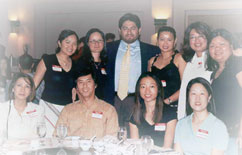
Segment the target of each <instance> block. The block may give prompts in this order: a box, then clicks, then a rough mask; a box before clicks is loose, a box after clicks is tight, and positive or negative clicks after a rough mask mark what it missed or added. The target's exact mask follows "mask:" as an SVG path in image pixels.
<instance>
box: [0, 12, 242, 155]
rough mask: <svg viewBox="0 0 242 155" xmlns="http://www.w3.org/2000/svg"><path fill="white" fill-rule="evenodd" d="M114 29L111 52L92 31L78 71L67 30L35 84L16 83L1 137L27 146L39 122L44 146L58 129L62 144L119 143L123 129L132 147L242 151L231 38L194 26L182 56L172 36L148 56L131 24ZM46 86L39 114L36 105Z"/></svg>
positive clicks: (241, 82) (239, 83) (241, 104)
mask: <svg viewBox="0 0 242 155" xmlns="http://www.w3.org/2000/svg"><path fill="white" fill-rule="evenodd" d="M118 25H119V34H120V40H117V41H114V42H110V43H106V40H105V35H104V33H103V32H102V31H101V30H100V29H97V28H92V29H90V30H89V31H88V32H87V34H86V36H85V41H84V47H83V49H82V52H81V56H80V58H79V59H78V60H77V61H74V60H73V59H72V58H71V57H72V55H73V54H74V53H75V51H76V50H77V48H78V36H77V34H76V33H75V32H74V31H72V30H63V31H62V32H61V33H60V35H59V38H58V40H57V44H58V48H57V49H56V53H55V54H51V55H44V56H43V57H42V59H41V60H40V62H39V64H38V66H37V69H36V72H35V74H34V77H33V79H32V78H31V77H30V76H29V75H27V74H25V73H19V74H17V75H16V76H15V77H14V78H13V79H12V82H11V85H10V87H9V100H8V101H6V102H5V103H3V104H1V105H0V106H1V108H0V110H1V111H2V114H4V116H3V117H2V118H1V119H0V122H1V123H2V124H3V125H1V127H0V133H1V134H3V133H4V134H5V135H6V133H7V137H15V138H23V137H29V136H32V135H31V134H32V133H33V131H30V130H31V129H32V128H31V126H33V125H34V124H35V123H36V122H37V121H40V120H44V121H45V122H46V125H47V129H48V130H47V136H56V131H55V127H56V126H58V125H59V124H65V126H67V128H68V136H82V137H85V138H91V137H92V136H97V137H98V138H101V137H103V136H105V135H113V136H115V135H116V134H117V131H118V128H119V126H126V127H127V128H128V129H129V134H128V136H129V137H130V138H132V139H139V138H140V137H141V136H142V135H150V136H151V137H152V138H153V140H154V143H155V145H158V146H161V147H164V148H173V145H174V149H175V150H176V151H178V152H180V153H182V154H212V155H215V154H216V155H217V154H224V153H225V152H226V153H227V154H232V152H233V153H235V152H236V151H238V148H239V147H240V148H242V113H241V109H242V95H241V92H242V59H241V57H239V56H235V55H234V54H233V51H234V50H235V46H234V40H233V36H232V34H231V33H230V32H229V31H227V30H225V29H217V30H213V31H211V29H210V27H209V26H208V25H207V24H206V23H203V22H195V23H192V24H190V25H189V26H188V27H187V28H186V30H185V33H184V42H183V48H182V50H181V51H180V52H179V51H177V50H176V42H177V38H176V31H175V30H174V28H172V27H169V26H163V27H161V28H160V29H159V31H158V33H157V34H158V35H157V46H153V45H150V44H147V43H144V42H142V41H140V33H141V22H140V19H139V17H138V16H137V15H135V14H131V13H127V14H125V15H123V16H122V17H121V18H120V20H119V24H118ZM42 81H44V82H45V84H44V90H43V93H42V95H41V99H39V102H38V103H39V105H36V104H32V103H31V101H32V99H33V98H34V96H35V93H34V92H35V88H38V87H39V85H40V83H41V82H42ZM21 118H24V119H26V120H25V121H22V119H21ZM13 124H14V125H15V126H16V125H18V127H19V130H18V131H16V132H14V131H13V128H12V127H11V126H13ZM191 146H194V147H191Z"/></svg>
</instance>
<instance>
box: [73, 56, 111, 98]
mask: <svg viewBox="0 0 242 155" xmlns="http://www.w3.org/2000/svg"><path fill="white" fill-rule="evenodd" d="M84 68H90V69H92V70H93V72H94V74H95V75H96V79H97V87H96V89H95V95H96V96H97V97H98V98H99V99H102V100H103V99H104V95H103V94H104V86H105V83H106V81H107V73H106V65H105V64H104V63H101V62H93V63H88V62H87V61H84V60H83V59H80V60H79V61H78V62H77V66H76V69H77V71H80V70H82V69H84Z"/></svg>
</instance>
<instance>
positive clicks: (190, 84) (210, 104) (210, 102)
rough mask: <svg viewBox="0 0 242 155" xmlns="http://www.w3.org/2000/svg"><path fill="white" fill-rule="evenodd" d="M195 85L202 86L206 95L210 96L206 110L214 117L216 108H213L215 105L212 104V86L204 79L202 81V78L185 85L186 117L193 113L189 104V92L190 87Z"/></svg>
mask: <svg viewBox="0 0 242 155" xmlns="http://www.w3.org/2000/svg"><path fill="white" fill-rule="evenodd" d="M196 83H199V84H201V85H203V86H204V88H205V89H206V90H207V92H208V95H209V96H211V98H210V100H209V103H208V106H207V110H208V111H209V112H211V113H213V114H214V115H215V114H216V108H215V103H214V98H213V90H212V86H211V85H210V83H209V82H208V81H207V80H206V79H204V78H202V77H198V78H195V79H192V80H190V81H189V83H188V85H187V92H186V113H187V115H190V114H191V113H192V112H193V110H192V108H191V106H190V102H189V92H190V90H191V87H192V86H193V85H194V84H196Z"/></svg>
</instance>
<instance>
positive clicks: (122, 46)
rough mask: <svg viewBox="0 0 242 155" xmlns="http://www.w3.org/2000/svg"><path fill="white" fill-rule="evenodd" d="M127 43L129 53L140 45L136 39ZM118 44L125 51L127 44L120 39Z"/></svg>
mask: <svg viewBox="0 0 242 155" xmlns="http://www.w3.org/2000/svg"><path fill="white" fill-rule="evenodd" d="M129 45H130V49H131V51H130V53H132V52H134V49H136V48H137V47H140V42H139V40H136V41H135V42H133V43H131V44H129ZM120 46H121V48H122V49H125V51H126V50H127V46H128V44H127V43H126V42H125V41H123V40H121V41H120Z"/></svg>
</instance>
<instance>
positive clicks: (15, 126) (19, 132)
mask: <svg viewBox="0 0 242 155" xmlns="http://www.w3.org/2000/svg"><path fill="white" fill-rule="evenodd" d="M34 95H35V85H34V82H33V79H32V78H31V77H30V76H29V75H27V74H24V73H18V74H16V75H15V76H14V78H13V80H12V82H11V84H10V87H9V101H6V102H4V103H0V114H1V117H0V133H1V135H0V138H4V137H5V138H8V139H18V138H34V137H38V136H37V134H36V131H35V129H36V123H37V122H40V121H43V118H44V109H43V108H42V107H41V106H39V105H36V104H34V103H32V102H31V101H32V100H33V98H34Z"/></svg>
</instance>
